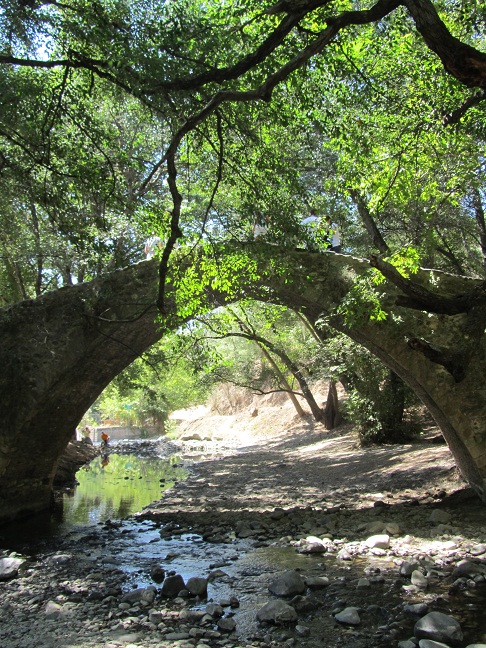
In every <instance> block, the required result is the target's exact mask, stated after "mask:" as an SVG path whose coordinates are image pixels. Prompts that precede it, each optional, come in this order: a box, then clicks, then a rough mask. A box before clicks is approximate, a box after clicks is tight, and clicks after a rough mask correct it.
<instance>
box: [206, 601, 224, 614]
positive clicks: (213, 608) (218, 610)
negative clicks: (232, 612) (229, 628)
mask: <svg viewBox="0 0 486 648" xmlns="http://www.w3.org/2000/svg"><path fill="white" fill-rule="evenodd" d="M206 614H210V615H211V616H212V617H222V616H223V614H224V610H223V608H222V607H221V605H218V604H217V603H208V604H207V605H206Z"/></svg>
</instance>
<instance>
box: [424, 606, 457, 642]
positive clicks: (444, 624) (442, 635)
mask: <svg viewBox="0 0 486 648" xmlns="http://www.w3.org/2000/svg"><path fill="white" fill-rule="evenodd" d="M414 634H415V636H416V637H417V639H432V640H434V641H439V642H440V641H443V642H446V643H449V644H451V645H452V646H458V645H460V644H461V642H462V638H463V634H462V630H461V626H460V625H459V623H458V622H457V621H456V619H454V618H453V617H451V616H449V615H448V614H443V613H442V612H429V613H428V614H426V615H425V616H424V617H422V618H421V619H419V620H418V621H417V623H416V624H415V628H414Z"/></svg>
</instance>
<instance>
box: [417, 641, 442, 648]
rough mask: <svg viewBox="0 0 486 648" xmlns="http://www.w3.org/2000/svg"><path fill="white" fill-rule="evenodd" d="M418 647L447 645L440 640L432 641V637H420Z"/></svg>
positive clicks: (437, 647) (428, 647)
mask: <svg viewBox="0 0 486 648" xmlns="http://www.w3.org/2000/svg"><path fill="white" fill-rule="evenodd" d="M419 648H449V646H448V645H447V644H445V643H442V642H441V641H433V640H432V639H421V640H420V641H419Z"/></svg>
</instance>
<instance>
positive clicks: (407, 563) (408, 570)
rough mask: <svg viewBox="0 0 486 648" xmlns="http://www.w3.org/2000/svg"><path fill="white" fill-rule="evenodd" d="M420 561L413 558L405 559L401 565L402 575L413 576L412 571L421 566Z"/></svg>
mask: <svg viewBox="0 0 486 648" xmlns="http://www.w3.org/2000/svg"><path fill="white" fill-rule="evenodd" d="M419 566H420V565H419V563H418V562H416V561H411V560H404V561H403V562H402V564H401V565H400V575H401V576H411V575H412V573H413V572H414V571H415V570H417V569H418V568H419Z"/></svg>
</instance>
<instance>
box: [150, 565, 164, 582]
mask: <svg viewBox="0 0 486 648" xmlns="http://www.w3.org/2000/svg"><path fill="white" fill-rule="evenodd" d="M150 578H151V579H152V580H153V581H155V582H156V583H161V582H162V581H163V580H164V578H165V569H163V568H162V567H161V566H160V565H152V567H151V568H150Z"/></svg>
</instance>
